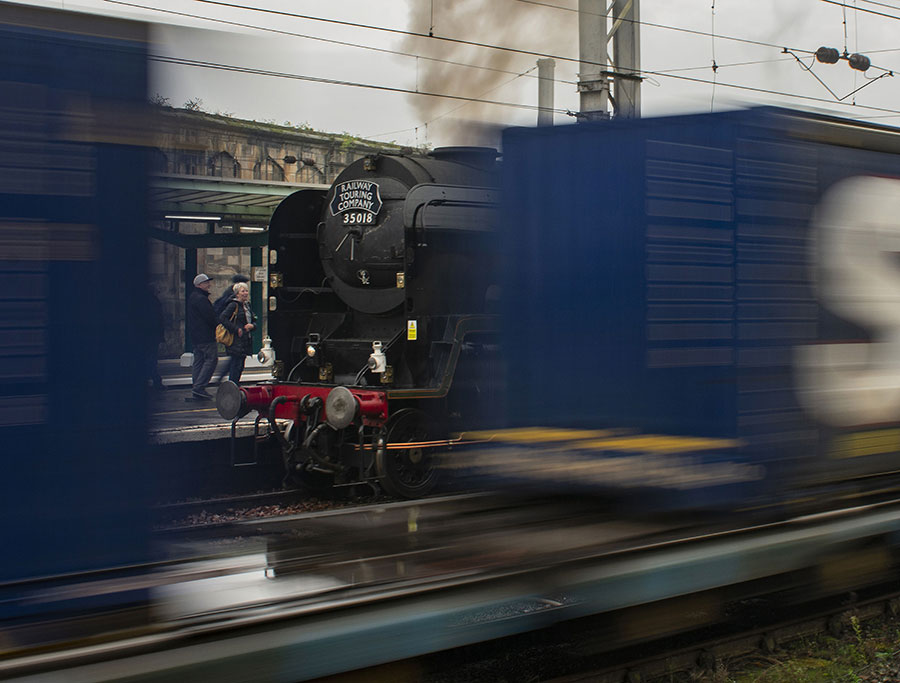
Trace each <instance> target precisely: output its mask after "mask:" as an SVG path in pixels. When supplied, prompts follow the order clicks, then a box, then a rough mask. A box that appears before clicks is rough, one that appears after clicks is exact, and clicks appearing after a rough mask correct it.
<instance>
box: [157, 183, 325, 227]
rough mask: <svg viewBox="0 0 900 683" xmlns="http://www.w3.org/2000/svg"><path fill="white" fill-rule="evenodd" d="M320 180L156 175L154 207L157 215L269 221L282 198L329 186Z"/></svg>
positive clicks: (234, 220)
mask: <svg viewBox="0 0 900 683" xmlns="http://www.w3.org/2000/svg"><path fill="white" fill-rule="evenodd" d="M328 187H329V186H328V185H322V184H317V183H281V182H272V181H265V180H237V179H235V178H217V177H211V176H189V175H154V176H151V178H150V209H151V216H152V217H153V218H155V219H165V218H166V217H167V216H188V217H191V216H216V217H218V218H219V219H221V220H223V221H228V222H234V223H239V222H244V223H254V224H259V223H261V222H262V223H264V224H265V223H268V219H269V217H270V216H271V215H272V212H273V211H274V210H275V207H276V206H278V204H279V202H281V200H282V199H284V198H285V197H287V196H288V195H289V194H292V193H294V192H296V191H297V190H304V189H316V190H327V189H328Z"/></svg>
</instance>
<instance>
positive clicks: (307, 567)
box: [0, 496, 900, 681]
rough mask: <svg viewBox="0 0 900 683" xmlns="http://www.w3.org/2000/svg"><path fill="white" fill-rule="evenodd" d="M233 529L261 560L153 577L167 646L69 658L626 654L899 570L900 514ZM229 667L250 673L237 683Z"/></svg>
mask: <svg viewBox="0 0 900 683" xmlns="http://www.w3.org/2000/svg"><path fill="white" fill-rule="evenodd" d="M228 533H235V534H236V535H239V536H242V537H245V538H246V537H252V538H253V539H255V540H254V543H255V544H256V545H255V550H254V551H253V553H254V554H243V555H241V556H240V557H233V556H232V557H219V558H214V557H212V555H211V554H208V553H207V554H204V553H200V556H203V557H204V559H202V560H195V561H193V562H190V563H185V562H181V563H173V564H171V565H170V566H168V567H160V568H157V570H156V571H155V572H154V573H153V574H152V575H148V576H147V577H146V578H145V579H144V581H145V584H144V585H146V586H147V588H148V589H149V590H150V591H151V594H152V595H153V596H154V598H153V599H154V602H155V608H154V612H155V614H157V615H164V617H165V618H164V619H163V620H162V621H161V622H159V623H155V624H153V626H152V629H151V632H149V633H144V634H141V636H140V637H138V636H135V637H132V638H124V639H120V640H117V641H115V642H110V643H106V644H105V645H104V647H103V648H101V649H99V650H98V649H97V648H93V649H91V648H84V647H69V648H65V647H61V649H60V652H59V653H58V654H57V655H56V657H55V659H54V661H55V662H56V663H57V664H58V665H60V666H63V665H65V666H67V667H73V666H74V667H82V670H83V671H84V672H89V673H90V677H89V678H87V679H86V680H114V679H113V678H108V677H107V678H104V676H106V673H105V672H107V671H111V670H113V669H112V664H109V667H110V668H105V667H106V664H105V663H107V662H117V666H121V662H122V661H123V660H125V661H127V662H128V666H135V667H138V669H135V671H137V670H140V671H143V672H145V673H146V676H147V677H148V678H151V679H152V675H151V674H153V675H155V674H156V673H160V672H163V673H165V675H170V676H171V675H181V676H184V677H185V678H204V677H209V676H213V675H215V676H217V677H218V678H219V679H220V680H223V681H227V680H240V678H236V677H237V676H239V675H244V674H246V673H247V672H252V671H255V672H257V675H261V674H260V673H259V672H260V671H262V674H265V673H267V671H268V670H261V669H260V667H265V662H271V661H278V662H280V663H281V665H282V666H281V668H280V669H279V671H277V672H275V671H272V672H268V673H271V677H270V680H286V681H296V680H305V679H309V678H314V677H317V676H324V675H329V674H333V673H338V672H340V671H347V670H355V669H361V668H366V667H370V666H374V665H378V664H382V663H384V662H388V661H397V660H408V659H409V658H411V657H421V656H423V655H427V654H428V653H430V652H433V651H437V650H446V649H447V648H453V647H464V646H472V645H473V644H476V643H482V642H485V641H490V640H493V639H496V638H505V637H510V636H515V635H519V634H525V633H528V632H536V633H540V632H542V631H543V630H544V629H548V628H565V627H564V626H563V624H565V623H566V622H570V623H572V624H584V623H586V622H584V621H583V620H585V619H587V620H591V619H600V620H605V621H606V622H607V623H611V624H614V625H615V630H614V637H609V638H607V639H606V643H605V645H607V646H615V647H616V648H622V647H626V646H627V645H629V644H630V643H634V642H638V641H642V640H649V639H652V638H653V637H657V638H658V637H662V636H668V637H671V636H672V634H674V633H679V632H685V631H688V630H695V629H697V628H700V627H702V626H714V625H715V624H717V623H721V619H720V616H721V615H720V614H719V612H718V611H717V610H719V611H721V609H722V607H721V606H726V605H737V604H741V603H742V601H752V600H753V599H756V598H758V597H759V596H761V595H770V594H772V593H773V592H778V593H779V594H780V595H782V596H791V601H790V604H801V603H803V602H809V601H810V600H811V599H812V598H821V597H822V596H824V595H834V594H836V593H840V592H842V591H847V590H852V589H855V588H856V587H857V586H859V585H868V584H873V583H877V582H878V579H879V577H883V576H884V574H885V573H891V572H893V571H895V565H894V563H893V560H892V556H891V553H893V552H894V551H895V550H896V548H895V547H894V545H893V544H894V543H895V539H897V537H898V535H900V505H880V506H869V507H867V508H860V509H855V510H847V511H842V512H841V513H832V514H828V515H816V516H811V517H808V518H798V519H794V520H790V521H788V522H782V523H778V524H769V525H763V526H758V527H754V528H751V529H701V528H697V527H682V528H675V527H672V526H667V525H658V524H657V525H654V524H647V523H627V524H626V523H623V522H621V521H620V520H615V519H611V518H608V517H605V516H604V515H602V513H598V512H596V511H595V513H594V516H593V517H590V516H587V515H586V514H585V511H584V510H583V509H579V508H578V507H577V506H574V507H573V506H571V505H563V504H561V503H559V502H558V501H557V502H546V501H545V502H542V503H538V502H532V503H531V504H529V505H522V506H520V507H519V508H515V507H512V508H511V507H509V506H508V505H507V503H506V502H505V501H501V500H499V499H497V498H495V497H491V496H459V497H445V498H442V499H429V500H425V501H415V502H409V501H404V502H400V503H387V504H383V505H373V506H367V507H365V508H356V509H345V510H332V511H328V512H320V513H308V514H304V515H297V516H294V517H281V518H275V519H264V520H255V521H246V522H240V523H235V524H234V525H233V526H232V528H231V529H230V530H229V531H228ZM860 544H863V545H860ZM865 548H875V549H878V550H879V552H875V553H872V554H867V552H868V551H866V550H865ZM881 551H883V552H881ZM230 552H231V551H230ZM853 557H856V558H865V560H866V564H867V565H868V564H871V571H869V572H868V573H867V572H866V571H862V570H861V567H862V564H860V563H859V562H857V563H856V564H853V563H850V564H848V563H847V558H853ZM879 562H880V564H879ZM842 563H843V564H842ZM876 565H877V566H876ZM192 578H203V579H208V581H191V579H192ZM121 589H122V590H126V589H129V586H127V585H125V586H123V587H122V588H121ZM673 599H674V600H675V601H676V602H674V603H673V602H669V601H670V600H673ZM716 606H720V607H718V608H717V607H716ZM648 607H652V609H651V610H650V611H649V612H648V611H647V608H648ZM685 614H692V615H695V616H694V618H692V619H689V620H685V619H684V617H683V615H685ZM679 619H680V621H678V620H679ZM647 624H656V626H655V628H656V632H654V631H652V630H648V629H647V628H646V626H647ZM260 629H263V630H265V631H266V632H267V633H268V635H267V636H266V637H265V638H263V639H260V638H258V637H256V635H255V634H258V633H259V631H260ZM347 642H353V643H357V644H362V643H365V644H366V646H365V647H355V648H350V649H349V651H348V648H347V647H346V643H347ZM172 648H178V651H179V652H180V653H181V655H180V657H179V659H178V660H177V662H176V661H174V660H172V658H171V657H170V656H168V655H167V652H168V651H169V650H171V649H172ZM608 649H609V648H608V647H607V650H608ZM138 652H140V653H142V656H141V657H137V653H138ZM223 653H227V659H228V662H229V663H230V665H233V666H230V667H229V668H228V670H227V671H225V672H224V674H225V675H223V668H222V665H221V663H220V660H221V659H222V657H223V656H224V655H223ZM148 655H150V656H148ZM41 662H43V664H41ZM97 662H100V663H99V664H98V663H97ZM46 665H47V659H46V658H43V659H41V658H38V659H37V660H35V659H31V660H29V658H28V657H20V658H18V660H17V661H5V662H0V676H3V675H7V674H9V673H11V672H21V671H28V670H30V669H29V667H37V666H46ZM89 665H90V666H89ZM88 666H89V668H83V667H88ZM116 670H119V669H116ZM160 675H162V674H160ZM76 680H77V679H76Z"/></svg>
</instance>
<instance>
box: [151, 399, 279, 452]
mask: <svg viewBox="0 0 900 683" xmlns="http://www.w3.org/2000/svg"><path fill="white" fill-rule="evenodd" d="M217 390H218V387H217V386H215V385H210V386H209V387H208V388H207V391H208V392H209V393H210V394H211V395H212V396H213V399H212V400H209V401H194V400H188V399H191V389H190V387H189V386H188V387H183V388H182V387H178V388H167V389H163V390H160V391H154V392H152V393H151V396H150V401H149V404H150V424H149V441H150V443H151V444H166V443H178V442H183V441H209V440H213V439H227V438H230V437H231V422H230V421H229V420H224V419H222V417H221V416H220V415H219V413H218V412H217V411H216V401H215V395H216V391H217ZM255 420H256V412H255V411H252V412H250V413H249V414H247V415H245V416H244V417H242V418H241V419H240V420H238V422H237V424H236V429H235V436H238V437H244V436H250V435H251V434H252V433H253V425H254V421H255ZM261 427H262V429H263V430H265V428H266V427H267V424H266V422H263V423H262V425H261Z"/></svg>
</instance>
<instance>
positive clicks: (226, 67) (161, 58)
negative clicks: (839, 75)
mask: <svg viewBox="0 0 900 683" xmlns="http://www.w3.org/2000/svg"><path fill="white" fill-rule="evenodd" d="M149 58H150V60H151V61H157V62H162V63H168V64H177V65H182V66H193V67H199V68H207V69H215V70H220V71H234V72H236V73H246V74H251V75H258V76H271V77H275V78H287V79H292V80H301V81H310V82H313V83H324V84H330V85H343V86H351V87H358V88H369V89H373V90H381V91H386V92H397V93H404V94H408V95H419V96H423V97H438V98H445V99H453V100H463V101H470V102H480V103H481V104H495V105H497V106H504V107H510V108H515V109H526V110H530V111H537V110H538V109H539V107H538V106H537V105H536V104H534V105H532V104H521V103H516V102H502V101H496V100H484V99H478V98H475V97H466V96H463V95H452V94H446V93H433V92H423V91H419V92H416V91H414V90H411V89H410V88H399V87H392V86H384V85H376V84H373V83H355V82H352V81H342V80H338V79H332V78H320V77H318V76H306V75H302V74H289V73H284V72H278V71H270V70H266V69H253V68H249V67H241V66H235V65H230V64H221V63H216V62H207V61H203V60H192V59H184V58H181V57H169V56H166V55H151V56H150V57H149ZM707 68H708V67H707ZM642 73H645V74H649V75H651V76H660V77H663V78H672V79H676V80H682V81H688V82H691V83H705V84H707V85H710V84H711V83H712V81H710V80H708V79H704V78H694V77H691V76H683V75H679V74H674V73H665V72H662V71H642ZM717 85H718V86H719V87H723V88H732V89H736V90H746V91H748V92H755V93H763V94H767V95H776V96H779V97H788V98H794V99H800V100H808V101H810V102H824V103H828V104H841V105H845V106H851V105H850V104H849V103H847V102H841V101H835V100H828V99H825V98H823V97H814V96H811V95H798V94H796V93H790V92H783V91H779V90H771V89H769V88H756V87H753V86H748V85H740V84H737V83H726V82H723V81H718V83H717ZM854 108H855V109H866V110H870V111H878V112H886V113H890V114H896V115H900V110H897V109H890V108H888V107H876V106H873V105H866V104H857V105H855V106H854ZM552 111H553V112H554V113H559V114H565V113H568V110H566V109H560V108H554V109H552Z"/></svg>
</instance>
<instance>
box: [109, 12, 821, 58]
mask: <svg viewBox="0 0 900 683" xmlns="http://www.w3.org/2000/svg"><path fill="white" fill-rule="evenodd" d="M119 1H120V0H105V2H119ZM193 1H194V2H200V3H204V4H207V5H217V6H220V7H228V8H230V9H243V10H247V11H250V12H260V13H263V14H273V15H278V16H284V17H292V18H294V19H305V20H308V21H319V22H324V23H328V24H335V25H338V26H349V27H352V28H362V29H368V30H372V31H383V32H386V33H393V34H398V35H406V36H411V37H413V38H425V39H429V40H439V41H443V42H448V43H456V44H459V45H468V46H470V47H480V48H484V49H489V50H499V51H501V52H514V53H517V54H522V55H530V56H532V57H542V58H546V59H558V60H560V61H564V62H573V63H579V62H582V63H583V60H582V59H581V58H580V57H577V56H576V57H567V56H564V55H558V54H552V53H548V52H539V51H537V50H525V49H521V48H514V47H508V46H505V45H494V44H491V43H481V42H477V41H473V40H464V39H462V38H450V37H448V36H440V35H434V36H429V35H428V34H427V33H422V32H420V31H408V30H406V29H400V28H392V27H387V26H375V25H372V24H363V23H359V22H353V21H344V20H342V19H330V18H327V17H317V16H314V15H309V14H298V13H294V12H286V11H284V10H275V9H270V8H263V7H252V6H249V5H239V4H234V3H229V2H224V1H223V0H193ZM518 1H519V2H525V3H529V4H533V5H546V6H547V7H553V8H556V9H559V10H566V11H572V12H577V11H578V10H575V9H572V8H570V7H562V6H560V5H553V4H550V3H543V2H538V1H537V0H518ZM620 20H621V21H623V22H626V23H631V24H637V25H639V26H650V27H655V28H661V29H667V30H671V31H680V32H684V33H690V34H694V35H699V36H707V37H709V36H710V35H711V34H710V33H709V32H707V31H697V30H694V29H686V28H681V27H678V26H670V25H667V24H654V23H652V22H646V21H638V20H635V19H627V18H624V17H622V18H621V19H620ZM717 37H718V38H720V39H722V40H733V41H737V42H741V43H745V44H749V45H757V46H760V47H773V48H777V49H779V50H780V49H781V48H782V47H784V45H776V44H775V43H767V42H764V41H759V40H751V39H749V38H738V37H735V36H726V35H719V36H717ZM792 49H793V50H795V51H797V52H808V53H809V54H812V53H813V52H815V50H804V49H802V48H796V47H795V48H792ZM587 63H588V64H592V65H595V66H606V64H601V63H598V62H587Z"/></svg>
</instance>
